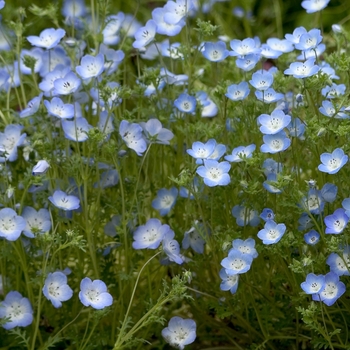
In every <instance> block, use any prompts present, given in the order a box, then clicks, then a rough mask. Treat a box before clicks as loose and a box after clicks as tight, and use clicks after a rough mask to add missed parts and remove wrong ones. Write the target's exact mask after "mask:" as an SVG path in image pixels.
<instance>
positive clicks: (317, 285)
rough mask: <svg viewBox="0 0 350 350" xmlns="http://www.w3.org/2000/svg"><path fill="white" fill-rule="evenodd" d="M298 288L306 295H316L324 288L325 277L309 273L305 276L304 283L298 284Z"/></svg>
mask: <svg viewBox="0 0 350 350" xmlns="http://www.w3.org/2000/svg"><path fill="white" fill-rule="evenodd" d="M300 287H301V288H302V290H303V291H304V292H305V293H306V294H318V293H320V292H321V291H322V290H323V289H324V287H325V277H324V276H323V275H318V276H317V275H315V274H314V273H309V274H308V275H307V276H306V281H305V282H303V283H301V284H300Z"/></svg>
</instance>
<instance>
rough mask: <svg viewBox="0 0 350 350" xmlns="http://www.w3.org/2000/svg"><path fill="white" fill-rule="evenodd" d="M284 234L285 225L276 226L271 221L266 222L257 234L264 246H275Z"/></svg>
mask: <svg viewBox="0 0 350 350" xmlns="http://www.w3.org/2000/svg"><path fill="white" fill-rule="evenodd" d="M285 232H286V225H285V224H277V223H276V222H274V221H273V220H268V221H266V223H265V226H264V228H263V229H262V230H260V231H259V232H258V237H259V238H260V239H261V240H262V241H263V243H264V244H275V243H277V242H279V241H280V239H281V238H282V237H283V235H284V233H285Z"/></svg>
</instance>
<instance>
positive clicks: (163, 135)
mask: <svg viewBox="0 0 350 350" xmlns="http://www.w3.org/2000/svg"><path fill="white" fill-rule="evenodd" d="M140 126H141V127H142V129H143V131H144V133H145V135H146V138H147V140H148V141H150V142H155V143H160V144H163V145H170V142H169V141H170V140H171V139H172V138H173V137H174V134H173V133H172V132H171V131H170V130H168V129H166V128H163V125H162V123H161V122H160V121H159V120H158V119H150V120H148V122H147V123H143V122H141V123H140Z"/></svg>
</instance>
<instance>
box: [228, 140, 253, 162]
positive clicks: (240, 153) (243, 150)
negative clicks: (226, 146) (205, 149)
mask: <svg viewBox="0 0 350 350" xmlns="http://www.w3.org/2000/svg"><path fill="white" fill-rule="evenodd" d="M255 148H256V145H254V144H251V145H249V146H246V147H244V146H239V147H236V148H234V149H233V150H232V154H231V155H228V156H225V159H226V160H228V161H229V162H231V163H239V162H243V161H244V160H245V159H247V158H252V156H253V152H254V151H255Z"/></svg>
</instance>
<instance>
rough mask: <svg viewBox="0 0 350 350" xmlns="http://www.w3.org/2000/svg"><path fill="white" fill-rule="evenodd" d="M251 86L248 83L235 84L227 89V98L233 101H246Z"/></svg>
mask: <svg viewBox="0 0 350 350" xmlns="http://www.w3.org/2000/svg"><path fill="white" fill-rule="evenodd" d="M249 92H250V90H249V85H248V83H247V82H245V81H242V82H241V83H239V84H238V85H237V84H233V85H230V86H228V87H227V93H226V94H225V96H226V97H227V98H229V99H230V100H232V101H241V100H244V99H245V98H246V97H247V96H248V95H249Z"/></svg>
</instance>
